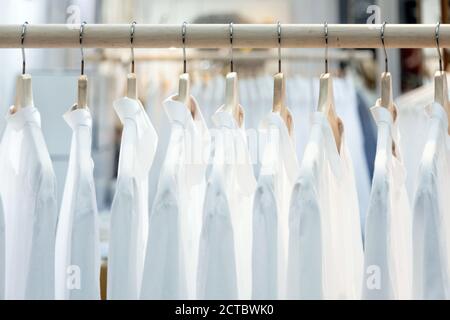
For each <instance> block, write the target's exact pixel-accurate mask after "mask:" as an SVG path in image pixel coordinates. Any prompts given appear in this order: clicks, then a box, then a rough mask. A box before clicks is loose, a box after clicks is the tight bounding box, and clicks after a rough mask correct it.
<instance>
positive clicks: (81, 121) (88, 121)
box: [63, 107, 92, 130]
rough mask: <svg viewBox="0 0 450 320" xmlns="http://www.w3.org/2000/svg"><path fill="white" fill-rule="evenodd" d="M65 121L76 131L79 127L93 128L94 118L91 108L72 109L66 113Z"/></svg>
mask: <svg viewBox="0 0 450 320" xmlns="http://www.w3.org/2000/svg"><path fill="white" fill-rule="evenodd" d="M63 118H64V120H65V121H66V122H67V124H68V125H69V126H70V127H71V128H72V130H74V129H75V128H76V127H78V126H87V127H89V128H92V116H91V112H90V111H89V108H88V107H86V108H80V109H71V110H69V111H67V112H66V113H64V115H63Z"/></svg>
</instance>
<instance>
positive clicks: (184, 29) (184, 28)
mask: <svg viewBox="0 0 450 320" xmlns="http://www.w3.org/2000/svg"><path fill="white" fill-rule="evenodd" d="M186 25H187V22H186V21H184V22H183V25H182V26H181V41H182V42H183V73H186Z"/></svg>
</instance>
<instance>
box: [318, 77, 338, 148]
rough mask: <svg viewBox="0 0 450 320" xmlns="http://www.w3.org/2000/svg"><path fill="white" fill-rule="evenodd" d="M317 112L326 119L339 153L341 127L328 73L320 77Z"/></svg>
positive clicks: (331, 79) (331, 81)
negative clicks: (322, 114)
mask: <svg viewBox="0 0 450 320" xmlns="http://www.w3.org/2000/svg"><path fill="white" fill-rule="evenodd" d="M317 110H318V111H319V112H322V113H324V114H325V116H326V117H327V119H328V122H329V123H330V126H331V130H332V131H333V136H334V139H335V141H336V147H337V150H338V152H340V147H341V142H342V132H343V125H342V121H341V120H340V119H339V117H338V116H337V114H336V109H335V105H334V96H333V78H332V77H331V75H330V74H329V73H323V74H322V75H321V76H320V89H319V106H318V108H317Z"/></svg>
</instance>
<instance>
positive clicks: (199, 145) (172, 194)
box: [141, 96, 210, 299]
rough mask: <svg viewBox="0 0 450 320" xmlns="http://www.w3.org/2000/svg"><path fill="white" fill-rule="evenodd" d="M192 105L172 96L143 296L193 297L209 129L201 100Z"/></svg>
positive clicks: (167, 107) (151, 218)
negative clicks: (165, 150)
mask: <svg viewBox="0 0 450 320" xmlns="http://www.w3.org/2000/svg"><path fill="white" fill-rule="evenodd" d="M191 103H192V105H193V106H194V107H195V112H194V118H192V114H191V112H189V109H188V107H187V106H185V105H184V104H183V103H181V102H178V101H176V100H175V99H174V96H171V97H169V98H168V99H167V100H166V101H165V102H164V110H165V111H166V113H167V116H168V117H169V119H170V122H171V134H170V140H169V144H168V147H167V153H166V158H165V160H164V164H163V168H162V171H161V176H160V178H159V183H158V190H157V194H156V196H155V200H154V203H153V206H152V209H151V213H150V219H149V230H148V241H147V250H146V258H145V266H144V276H143V282H142V289H141V298H142V299H193V298H195V290H196V289H195V282H196V280H195V279H196V270H197V256H198V245H199V237H200V230H201V210H202V203H203V201H202V200H203V194H204V181H205V180H204V179H205V167H206V160H205V158H206V156H208V155H209V140H210V139H209V133H208V130H207V128H206V125H205V122H204V120H203V116H202V114H201V112H200V109H199V107H198V105H197V102H196V101H195V100H194V99H193V98H192V97H191Z"/></svg>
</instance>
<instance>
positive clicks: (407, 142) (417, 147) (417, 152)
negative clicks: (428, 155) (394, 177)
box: [397, 104, 429, 209]
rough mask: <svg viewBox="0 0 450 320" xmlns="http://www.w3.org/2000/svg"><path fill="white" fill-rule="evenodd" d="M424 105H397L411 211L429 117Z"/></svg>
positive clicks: (400, 143)
mask: <svg viewBox="0 0 450 320" xmlns="http://www.w3.org/2000/svg"><path fill="white" fill-rule="evenodd" d="M424 105H428V104H421V105H420V106H419V105H409V106H406V105H404V104H403V105H398V108H397V112H398V115H397V118H398V119H397V123H398V131H399V135H400V137H401V139H400V141H399V145H400V150H401V151H402V158H403V163H404V165H405V169H406V172H407V175H406V189H407V191H408V198H409V203H410V206H411V209H412V207H413V205H414V194H415V192H416V188H417V177H418V174H419V165H420V159H421V158H422V152H423V149H424V146H425V142H426V139H427V135H426V134H424V132H427V130H428V120H429V116H428V115H427V113H426V112H425V110H424V107H423V106H424Z"/></svg>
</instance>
